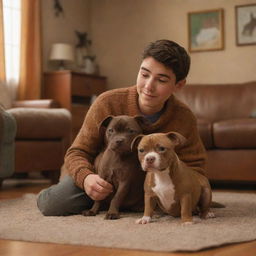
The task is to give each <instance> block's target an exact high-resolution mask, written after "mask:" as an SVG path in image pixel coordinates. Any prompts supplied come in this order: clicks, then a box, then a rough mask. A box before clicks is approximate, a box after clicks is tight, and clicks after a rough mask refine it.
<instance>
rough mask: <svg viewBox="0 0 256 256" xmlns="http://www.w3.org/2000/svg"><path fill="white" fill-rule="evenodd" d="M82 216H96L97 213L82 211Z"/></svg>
mask: <svg viewBox="0 0 256 256" xmlns="http://www.w3.org/2000/svg"><path fill="white" fill-rule="evenodd" d="M82 215H84V216H96V212H94V211H92V210H86V211H82Z"/></svg>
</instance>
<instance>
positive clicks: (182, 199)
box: [132, 132, 213, 224]
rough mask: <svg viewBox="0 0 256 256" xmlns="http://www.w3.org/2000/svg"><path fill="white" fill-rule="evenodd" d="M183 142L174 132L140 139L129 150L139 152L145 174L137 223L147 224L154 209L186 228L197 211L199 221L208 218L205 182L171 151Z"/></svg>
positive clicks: (206, 185) (208, 193)
mask: <svg viewBox="0 0 256 256" xmlns="http://www.w3.org/2000/svg"><path fill="white" fill-rule="evenodd" d="M185 141H186V139H185V138H184V137H183V136H182V135H181V134H179V133H176V132H169V133H166V134H164V133H155V134H150V135H145V136H143V135H139V136H138V137H136V138H135V139H134V141H133V144H132V147H133V148H134V147H137V148H138V156H139V160H140V163H141V166H142V169H143V170H144V171H145V172H146V173H147V174H146V179H145V182H144V193H145V208H144V216H143V217H142V218H141V219H139V220H137V223H139V224H146V223H149V222H150V221H151V218H152V215H153V211H154V209H155V207H156V205H158V206H159V207H160V208H161V209H162V210H163V211H164V212H165V213H167V214H170V215H171V216H174V217H178V216H181V221H182V223H185V224H192V223H193V221H192V213H194V212H196V211H198V210H199V216H200V217H201V218H206V217H207V216H208V213H209V208H210V204H211V199H212V193H211V188H210V184H209V182H208V180H207V178H206V177H205V176H203V175H201V174H200V173H199V172H197V171H195V170H193V169H192V168H190V167H188V166H187V165H186V164H185V163H184V162H182V161H181V160H180V159H179V158H178V156H177V154H176V153H175V151H174V148H175V147H176V146H178V145H182V144H184V143H185ZM209 217H210V216H209ZM211 217H213V216H211Z"/></svg>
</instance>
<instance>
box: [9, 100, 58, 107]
mask: <svg viewBox="0 0 256 256" xmlns="http://www.w3.org/2000/svg"><path fill="white" fill-rule="evenodd" d="M12 107H13V108H59V107H60V104H59V103H58V102H57V101H55V100H52V99H45V100H19V101H14V102H13V104H12Z"/></svg>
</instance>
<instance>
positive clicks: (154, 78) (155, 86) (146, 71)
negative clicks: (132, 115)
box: [137, 57, 186, 115]
mask: <svg viewBox="0 0 256 256" xmlns="http://www.w3.org/2000/svg"><path fill="white" fill-rule="evenodd" d="M185 82H186V80H185V79H184V80H181V81H179V82H178V83H176V76H175V74H174V73H173V71H172V69H171V68H168V67H166V66H165V65H163V64H162V63H160V62H158V61H157V60H155V59H154V58H153V57H148V58H145V59H144V60H143V61H142V63H141V66H140V70H139V73H138V77H137V92H138V94H139V107H140V110H141V112H142V113H143V114H146V115H151V114H154V113H157V112H158V111H160V110H161V109H162V108H163V106H164V103H165V102H166V100H168V98H169V97H170V96H171V95H172V94H173V93H174V92H176V91H177V90H179V89H180V88H182V87H183V86H184V85H185Z"/></svg>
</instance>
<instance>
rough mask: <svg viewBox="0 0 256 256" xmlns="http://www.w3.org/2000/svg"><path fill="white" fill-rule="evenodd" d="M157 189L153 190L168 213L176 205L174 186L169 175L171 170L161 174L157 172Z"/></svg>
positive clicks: (155, 175) (155, 174)
mask: <svg viewBox="0 0 256 256" xmlns="http://www.w3.org/2000/svg"><path fill="white" fill-rule="evenodd" d="M154 177H155V187H153V188H152V190H153V191H154V192H155V193H156V195H157V196H158V198H159V199H160V202H161V204H162V205H163V207H164V208H165V209H166V210H167V211H168V210H169V209H170V208H171V205H172V204H173V203H174V193H175V189H174V185H173V182H172V180H171V178H170V175H169V169H166V170H165V171H161V172H155V173H154Z"/></svg>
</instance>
